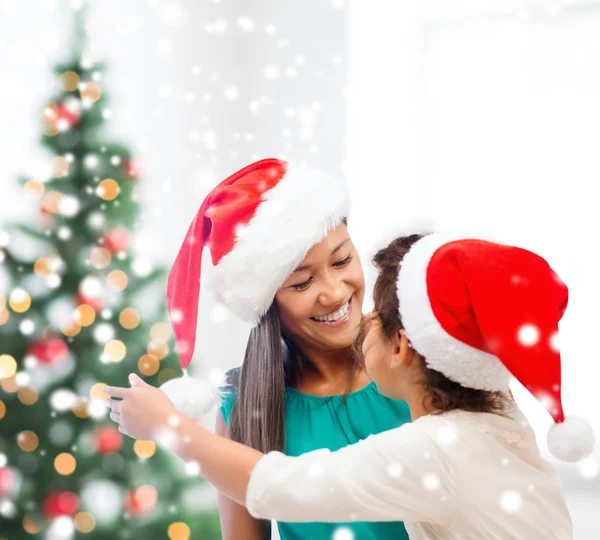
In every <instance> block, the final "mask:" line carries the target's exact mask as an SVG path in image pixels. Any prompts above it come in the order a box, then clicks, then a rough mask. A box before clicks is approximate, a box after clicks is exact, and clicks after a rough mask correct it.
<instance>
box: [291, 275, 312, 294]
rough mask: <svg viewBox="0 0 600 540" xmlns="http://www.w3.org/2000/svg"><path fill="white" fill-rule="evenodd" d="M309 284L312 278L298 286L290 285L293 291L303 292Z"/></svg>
mask: <svg viewBox="0 0 600 540" xmlns="http://www.w3.org/2000/svg"><path fill="white" fill-rule="evenodd" d="M311 282H312V278H310V279H309V280H307V281H305V282H304V283H298V285H292V289H294V290H295V291H303V290H304V289H306V288H307V287H308V286H309V285H310V284H311Z"/></svg>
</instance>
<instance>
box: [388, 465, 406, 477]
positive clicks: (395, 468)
mask: <svg viewBox="0 0 600 540" xmlns="http://www.w3.org/2000/svg"><path fill="white" fill-rule="evenodd" d="M403 471H404V468H403V467H402V465H400V463H390V464H389V465H388V468H387V472H388V474H389V475H390V476H391V477H392V478H399V477H400V476H401V475H402V472H403Z"/></svg>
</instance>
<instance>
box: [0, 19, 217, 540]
mask: <svg viewBox="0 0 600 540" xmlns="http://www.w3.org/2000/svg"><path fill="white" fill-rule="evenodd" d="M76 18H77V20H76V25H75V28H76V32H75V34H76V38H75V43H74V47H73V56H72V60H71V61H70V62H68V63H67V64H64V65H60V66H58V67H57V69H56V72H57V74H58V76H59V83H60V87H61V89H62V91H60V92H59V94H58V95H56V96H55V97H54V99H52V101H51V102H50V103H48V104H47V105H46V106H45V108H44V110H43V123H44V136H43V138H42V142H43V144H44V146H46V147H47V148H49V149H50V150H51V151H52V153H53V155H54V157H53V158H52V167H53V173H52V174H53V176H52V178H49V179H35V180H32V179H27V178H24V179H22V184H23V186H24V191H25V194H26V195H27V196H29V197H32V198H34V199H36V200H37V201H39V203H38V204H39V206H40V209H39V214H38V217H37V219H35V220H34V221H35V223H34V224H32V225H25V224H15V225H10V226H7V227H8V228H7V229H6V230H5V231H0V272H3V273H4V277H5V281H6V283H7V290H6V291H4V290H2V291H0V292H1V293H2V294H0V540H20V539H25V538H30V537H31V535H32V534H33V535H39V536H38V537H43V538H45V539H47V540H59V539H60V540H68V539H72V538H84V537H88V538H94V539H107V540H108V539H111V540H113V539H115V538H135V539H138V538H150V539H152V540H155V539H156V540H158V539H160V538H170V539H171V540H187V539H188V538H190V536H191V537H193V538H194V539H213V538H220V531H219V523H218V515H217V513H216V511H215V510H214V509H211V508H210V502H208V503H207V502H206V501H207V498H208V500H209V501H210V498H211V497H210V492H209V490H207V484H206V483H205V482H204V481H203V480H202V479H200V478H199V477H198V476H197V471H190V470H186V469H185V467H184V465H183V464H182V463H180V462H178V461H176V458H173V457H172V456H171V455H169V454H168V453H167V452H164V451H163V450H161V449H160V448H155V445H154V443H152V442H148V441H137V442H135V444H134V441H132V440H131V439H129V438H128V437H123V436H122V435H121V433H120V432H119V431H118V430H117V429H116V427H115V424H114V423H113V422H111V421H110V420H109V419H108V417H107V409H106V407H105V405H104V399H106V398H107V396H106V395H104V394H103V392H102V386H103V385H104V384H110V385H119V386H124V385H126V384H127V375H128V374H129V373H130V372H132V371H136V370H137V371H139V372H140V373H141V374H142V375H144V376H145V378H146V380H148V381H149V382H150V383H151V384H154V385H159V384H162V383H163V382H165V381H166V380H168V379H170V378H173V377H175V376H178V375H179V374H178V367H177V366H178V363H177V357H176V355H175V353H174V351H173V338H172V336H171V331H170V326H169V325H168V324H167V323H166V320H167V315H166V306H165V304H164V299H165V294H164V281H165V278H166V272H165V271H164V269H154V270H153V269H152V267H151V266H149V265H148V264H147V263H144V262H143V261H141V260H139V259H137V258H136V257H134V256H133V255H132V253H131V251H130V231H131V230H132V228H133V227H134V226H135V224H136V221H137V216H138V210H139V204H138V202H137V201H138V196H137V192H138V188H139V182H140V180H139V177H138V174H139V171H138V166H137V164H136V161H135V160H134V159H133V158H132V156H131V153H130V151H129V150H128V149H127V148H126V147H124V146H121V145H118V144H113V143H110V142H105V141H104V140H103V139H102V137H101V134H100V133H99V131H100V130H99V129H98V128H100V127H101V126H102V124H103V123H104V120H105V119H106V118H108V117H109V114H110V112H109V110H108V109H107V108H106V103H105V102H106V98H105V95H104V88H103V86H104V85H103V77H102V74H103V66H102V64H101V63H100V62H98V61H96V60H95V59H94V58H93V57H91V56H90V55H89V54H88V53H87V52H86V44H85V32H84V10H83V9H80V10H79V11H78V12H77V13H76ZM40 180H41V181H40ZM19 248H20V249H19ZM19 253H20V254H19ZM32 257H33V258H32ZM153 289H154V292H152V291H153ZM144 303H145V304H146V305H148V304H149V305H150V306H151V307H152V308H154V311H156V314H154V313H153V314H152V315H146V316H145V313H146V312H151V311H152V309H148V308H144V307H140V305H142V306H143V304H144ZM157 305H160V307H159V309H156V306H157ZM207 494H208V495H207ZM203 500H204V501H205V502H204V505H203V504H202V501H203ZM207 506H208V507H209V508H208V510H207V509H203V508H206V507H207Z"/></svg>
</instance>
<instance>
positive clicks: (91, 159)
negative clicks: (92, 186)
mask: <svg viewBox="0 0 600 540" xmlns="http://www.w3.org/2000/svg"><path fill="white" fill-rule="evenodd" d="M98 163H100V160H99V159H98V156H96V155H95V154H88V155H87V156H85V158H83V164H84V166H85V167H86V168H88V169H95V168H96V167H97V166H98Z"/></svg>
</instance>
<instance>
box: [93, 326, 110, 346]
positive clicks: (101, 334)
mask: <svg viewBox="0 0 600 540" xmlns="http://www.w3.org/2000/svg"><path fill="white" fill-rule="evenodd" d="M93 335H94V341H96V343H99V344H101V345H103V344H105V343H108V342H109V341H111V340H112V339H114V338H115V329H114V327H113V326H112V325H111V324H108V323H99V324H97V325H95V327H94V333H93Z"/></svg>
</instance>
